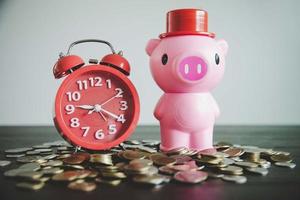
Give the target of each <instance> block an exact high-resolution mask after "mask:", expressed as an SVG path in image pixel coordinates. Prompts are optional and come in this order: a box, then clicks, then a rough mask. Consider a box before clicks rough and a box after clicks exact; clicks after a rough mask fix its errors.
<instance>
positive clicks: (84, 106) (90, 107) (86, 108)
mask: <svg viewBox="0 0 300 200" xmlns="http://www.w3.org/2000/svg"><path fill="white" fill-rule="evenodd" d="M75 107H76V108H81V109H84V110H93V109H94V108H95V106H92V105H78V106H75Z"/></svg>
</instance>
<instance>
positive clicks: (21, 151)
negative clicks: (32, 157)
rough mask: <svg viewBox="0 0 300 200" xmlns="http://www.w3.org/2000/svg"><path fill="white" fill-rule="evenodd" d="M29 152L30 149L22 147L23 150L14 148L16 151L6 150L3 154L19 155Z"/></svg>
mask: <svg viewBox="0 0 300 200" xmlns="http://www.w3.org/2000/svg"><path fill="white" fill-rule="evenodd" d="M30 150H32V148H31V147H23V148H16V149H7V150H5V151H4V152H5V153H19V154H20V153H24V152H26V151H30Z"/></svg>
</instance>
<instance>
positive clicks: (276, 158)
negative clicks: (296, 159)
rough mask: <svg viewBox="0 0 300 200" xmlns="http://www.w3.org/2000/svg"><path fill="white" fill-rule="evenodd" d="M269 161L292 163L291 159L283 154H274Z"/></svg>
mask: <svg viewBox="0 0 300 200" xmlns="http://www.w3.org/2000/svg"><path fill="white" fill-rule="evenodd" d="M271 160H273V161H274V162H292V157H291V156H290V155H285V154H276V155H272V156H271Z"/></svg>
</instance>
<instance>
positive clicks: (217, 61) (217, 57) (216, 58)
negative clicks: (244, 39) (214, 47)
mask: <svg viewBox="0 0 300 200" xmlns="http://www.w3.org/2000/svg"><path fill="white" fill-rule="evenodd" d="M215 61H216V64H217V65H218V64H219V63H220V57H219V55H218V54H217V53H216V54H215Z"/></svg>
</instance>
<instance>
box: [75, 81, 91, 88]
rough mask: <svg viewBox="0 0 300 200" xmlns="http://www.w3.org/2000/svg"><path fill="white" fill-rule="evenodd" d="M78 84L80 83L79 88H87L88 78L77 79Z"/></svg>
mask: <svg viewBox="0 0 300 200" xmlns="http://www.w3.org/2000/svg"><path fill="white" fill-rule="evenodd" d="M77 84H78V89H79V90H86V89H87V88H88V82H87V80H83V81H77Z"/></svg>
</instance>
